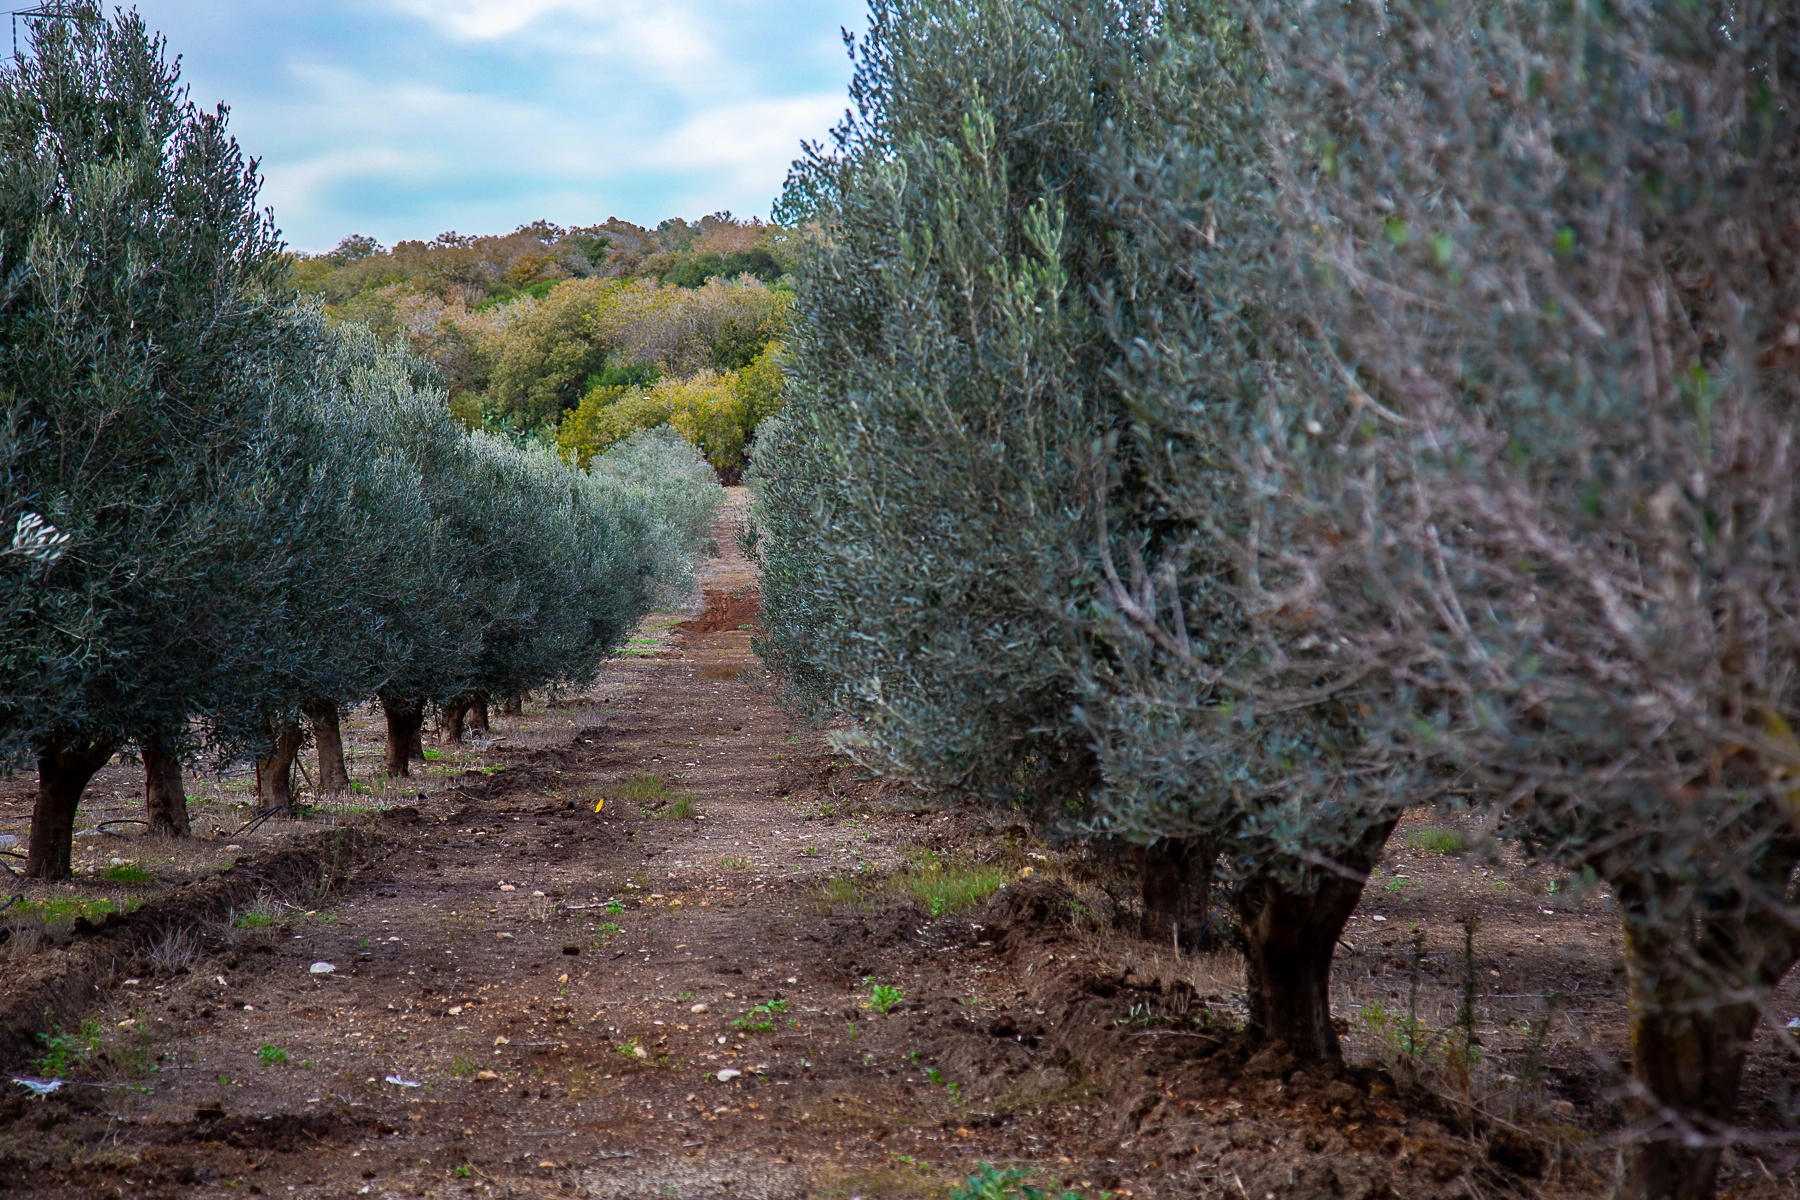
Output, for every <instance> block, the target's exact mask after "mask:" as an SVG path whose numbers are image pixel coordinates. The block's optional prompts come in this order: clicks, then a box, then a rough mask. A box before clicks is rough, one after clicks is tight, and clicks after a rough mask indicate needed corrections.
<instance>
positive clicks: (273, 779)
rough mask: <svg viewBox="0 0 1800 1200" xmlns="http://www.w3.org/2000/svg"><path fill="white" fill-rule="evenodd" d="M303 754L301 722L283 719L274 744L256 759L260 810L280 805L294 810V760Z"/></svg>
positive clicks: (257, 793)
mask: <svg viewBox="0 0 1800 1200" xmlns="http://www.w3.org/2000/svg"><path fill="white" fill-rule="evenodd" d="M299 757H300V726H299V725H297V724H296V723H294V722H293V721H283V722H282V723H281V726H280V728H278V729H277V730H276V731H275V739H274V744H273V745H271V746H270V747H269V750H268V752H267V753H266V754H263V755H260V756H258V758H257V760H256V801H257V810H258V811H259V812H274V811H276V810H277V809H283V808H286V809H289V810H290V811H292V806H293V803H294V762H295V760H296V759H298V758H299Z"/></svg>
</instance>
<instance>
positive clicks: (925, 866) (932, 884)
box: [892, 850, 1012, 917]
mask: <svg viewBox="0 0 1800 1200" xmlns="http://www.w3.org/2000/svg"><path fill="white" fill-rule="evenodd" d="M1011 879H1012V872H1011V871H1009V870H1008V869H1007V868H1005V867H1003V866H999V865H997V864H993V863H972V862H964V861H962V860H959V859H954V858H947V857H945V856H944V855H940V854H937V853H935V852H933V851H930V850H926V851H923V852H921V853H918V854H915V855H914V856H913V858H912V862H911V863H909V864H908V866H907V869H906V870H905V871H903V872H902V873H900V874H899V875H897V876H895V877H894V879H893V881H892V886H893V887H894V888H895V889H896V890H897V891H899V892H901V893H903V894H905V895H910V896H911V897H912V899H913V902H914V903H916V904H917V905H918V906H919V907H920V908H922V909H924V910H925V911H926V912H928V913H930V914H931V915H932V916H934V917H941V916H945V915H946V914H949V913H956V912H965V911H967V910H968V909H971V908H978V907H980V906H981V905H983V904H985V903H987V900H988V897H990V896H992V895H993V894H994V893H995V892H997V891H999V890H1000V889H1001V888H1003V887H1005V886H1006V885H1007V883H1008V882H1010V881H1011Z"/></svg>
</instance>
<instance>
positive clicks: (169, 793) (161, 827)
mask: <svg viewBox="0 0 1800 1200" xmlns="http://www.w3.org/2000/svg"><path fill="white" fill-rule="evenodd" d="M139 748H140V749H141V750H142V751H143V755H144V815H145V816H146V817H147V818H148V819H149V821H150V832H151V833H153V834H162V835H164V836H166V837H178V838H180V837H187V836H189V834H190V833H192V828H191V827H190V826H189V824H188V810H187V784H186V783H185V781H184V780H183V779H182V777H181V756H180V755H179V754H176V753H175V752H174V751H172V750H171V749H170V748H169V746H168V743H166V742H164V741H163V740H162V739H161V738H154V737H153V738H145V739H144V741H143V743H142V745H141V746H140V747H139Z"/></svg>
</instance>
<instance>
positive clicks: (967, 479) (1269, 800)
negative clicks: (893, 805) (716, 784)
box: [756, 0, 1800, 1197]
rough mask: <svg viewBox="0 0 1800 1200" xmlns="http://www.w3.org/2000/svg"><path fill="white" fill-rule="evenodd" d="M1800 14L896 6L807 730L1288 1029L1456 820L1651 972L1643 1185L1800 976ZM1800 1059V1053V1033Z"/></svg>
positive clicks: (801, 322) (767, 519) (1718, 1147)
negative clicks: (991, 814) (1122, 888)
mask: <svg viewBox="0 0 1800 1200" xmlns="http://www.w3.org/2000/svg"><path fill="white" fill-rule="evenodd" d="M1797 62H1800V19H1797V18H1796V17H1795V15H1794V14H1793V13H1792V12H1790V11H1784V10H1781V9H1779V8H1763V7H1758V6H1751V7H1748V8H1746V7H1744V6H1741V5H1728V4H1718V5H1714V4H1708V3H1700V4H1673V3H1671V4H1662V3H1658V2H1656V0H1642V2H1638V3H1627V4H1622V5H1611V6H1606V7H1604V8H1603V9H1595V8H1591V7H1585V6H1579V5H1577V6H1572V7H1567V8H1564V7H1560V6H1551V7H1548V8H1546V7H1545V6H1541V5H1527V4H1522V3H1520V4H1512V3H1503V4H1481V5H1474V4H1465V3H1460V2H1450V0H1446V2H1441V3H1440V2H1435V0H1421V2H1419V3H1400V4H1389V5H1385V6H1379V7H1369V6H1357V5H1316V6H1315V5H1285V4H1277V3H1266V4H1265V3H1255V2H1251V0H1246V2H1244V3H1236V4H1234V3H1231V2H1230V0H1196V2H1193V3H1179V2H1178V3H1161V2H1158V3H1150V2H1146V3H1142V4H1139V3H1135V2H1134V0H1118V2H1116V3H1111V4H1105V5H1065V4H1057V3H1052V2H1050V0H1043V2H1041V3H1037V4H1000V3H991V2H989V0H878V2H877V3H875V4H874V5H873V25H872V29H871V33H870V36H869V38H868V39H866V40H865V41H864V42H863V43H862V45H861V47H860V53H859V60H858V71H857V74H856V80H855V83H854V84H853V89H852V98H853V101H854V103H855V106H856V107H855V111H854V112H853V113H852V116H851V118H850V119H849V120H848V121H847V122H846V124H845V125H844V126H843V127H842V128H841V129H840V130H839V131H838V132H837V135H836V137H835V141H834V143H833V144H832V145H831V146H830V147H828V148H823V149H819V150H816V151H814V152H813V153H811V154H810V155H809V157H808V158H807V159H805V160H804V161H803V162H802V163H800V164H798V166H797V167H796V170H795V172H794V174H793V175H792V176H791V179H790V185H789V190H788V192H787V195H786V199H785V203H786V205H787V209H788V211H787V212H786V213H785V214H784V219H785V220H786V222H787V223H788V224H790V225H795V226H799V225H810V227H811V228H812V229H813V231H814V233H815V235H816V236H815V237H814V238H813V239H812V241H811V243H810V245H809V246H808V247H807V248H806V249H805V250H804V252H803V258H802V261H801V264H800V266H799V267H798V269H797V271H796V272H795V280H796V290H797V297H798V303H797V312H796V316H797V331H796V334H795V336H794V337H793V339H792V341H791V342H790V347H789V352H788V357H787V369H788V371H789V376H790V379H789V389H788V408H787V410H786V413H785V414H784V415H783V416H782V417H781V418H779V419H778V420H777V421H776V422H775V423H774V425H773V426H772V427H771V428H770V430H769V431H768V432H767V433H766V434H765V435H764V439H763V442H762V453H763V455H764V456H765V457H764V459H763V461H764V462H767V463H779V464H780V467H779V469H778V470H777V469H772V468H771V469H768V470H765V471H763V472H762V473H761V477H760V478H759V479H758V480H757V481H756V482H757V486H758V498H757V506H758V507H757V536H758V539H759V541H758V546H757V549H758V553H759V555H760V557H761V559H762V562H763V566H764V569H765V609H766V613H767V623H768V626H769V632H768V635H767V637H766V639H765V642H764V645H763V650H764V653H765V655H766V657H767V658H768V660H769V661H770V663H771V664H772V665H773V666H774V667H775V668H776V669H777V670H779V671H780V672H781V673H782V674H783V675H784V677H785V678H786V680H787V682H788V685H789V689H790V692H791V693H792V694H793V695H794V696H795V697H796V699H797V700H798V701H799V702H801V703H803V704H805V705H808V706H810V707H811V708H812V709H814V710H815V711H817V712H821V713H836V712H842V713H847V714H849V715H851V716H853V717H854V718H855V730H856V732H855V734H854V735H853V737H852V738H850V739H847V741H849V742H850V743H851V744H852V745H853V746H854V747H856V748H857V749H858V751H859V752H860V753H862V754H863V755H865V756H866V757H867V759H868V760H869V761H870V762H871V763H874V764H878V765H886V766H889V767H893V768H897V769H900V770H903V771H905V772H907V773H909V774H910V775H912V776H913V777H915V778H917V779H919V780H921V781H922V782H925V783H927V784H930V785H934V786H939V787H950V788H953V789H957V790H962V791H965V792H969V793H973V794H980V795H985V796H987V797H989V798H991V799H994V800H998V801H1000V802H1004V803H1010V804H1015V805H1031V806H1033V807H1036V808H1037V809H1038V810H1040V811H1042V812H1045V813H1047V814H1057V815H1060V816H1062V817H1063V818H1064V821H1063V825H1064V828H1071V829H1075V830H1078V831H1081V830H1085V831H1087V832H1089V833H1092V834H1096V835H1102V836H1107V837H1113V838H1118V839H1122V840H1124V841H1126V842H1128V843H1131V844H1134V845H1137V846H1140V847H1143V848H1144V850H1145V852H1146V861H1145V868H1146V869H1145V871H1144V882H1145V887H1146V896H1145V900H1146V908H1147V910H1148V911H1149V914H1150V916H1151V918H1152V922H1151V923H1152V926H1153V929H1154V931H1155V932H1157V933H1158V934H1159V936H1162V937H1164V938H1167V937H1169V936H1171V933H1172V934H1173V936H1175V937H1177V938H1180V937H1184V936H1188V934H1189V932H1190V931H1191V932H1198V930H1199V928H1200V927H1201V922H1203V921H1204V920H1205V917H1204V915H1203V914H1205V913H1207V912H1210V911H1211V910H1210V907H1209V905H1210V900H1209V899H1208V897H1209V889H1210V888H1211V887H1214V886H1216V887H1218V888H1219V889H1220V890H1222V891H1223V892H1224V893H1225V895H1226V897H1227V898H1228V902H1229V903H1230V904H1232V905H1233V906H1234V907H1235V908H1236V910H1237V916H1238V918H1239V924H1240V926H1241V929H1242V934H1243V944H1244V950H1245V955H1246V963H1247V969H1246V981H1247V985H1248V991H1249V998H1250V1009H1251V1027H1252V1030H1253V1031H1254V1032H1256V1033H1258V1034H1260V1035H1262V1036H1264V1037H1266V1038H1270V1039H1279V1040H1281V1041H1283V1042H1285V1043H1287V1044H1288V1046H1289V1047H1290V1048H1292V1049H1293V1050H1294V1051H1295V1052H1296V1053H1297V1054H1299V1055H1300V1056H1302V1057H1314V1058H1335V1057H1336V1056H1337V1055H1338V1046H1337V1040H1336V1036H1335V1034H1334V1033H1333V1030H1332V1025H1331V1013H1330V1007H1329V1000H1330V996H1329V985H1330V969H1331V959H1332V951H1333V947H1334V945H1335V943H1336V940H1337V937H1338V935H1339V934H1340V933H1341V931H1342V929H1343V927H1344V923H1345V921H1346V920H1347V919H1348V917H1349V915H1350V913H1351V911H1352V910H1353V909H1354V908H1355V906H1356V904H1357V903H1358V901H1359V899H1360V895H1361V891H1362V888H1363V886H1364V882H1365V881H1366V879H1367V878H1368V875H1369V873H1370V870H1371V868H1372V867H1373V866H1374V864H1375V863H1376V862H1377V860H1378V858H1379V855H1380V853H1381V851H1382V848H1383V845H1384V844H1385V842H1386V840H1387V837H1388V835H1389V833H1390V832H1391V830H1392V828H1393V826H1394V824H1395V823H1396V820H1397V819H1398V817H1399V815H1400V814H1401V813H1402V811H1404V809H1405V808H1407V807H1408V806H1413V805H1418V804H1422V803H1429V802H1431V801H1432V800H1433V798H1434V797H1435V796H1437V795H1439V794H1441V793H1442V792H1443V791H1444V790H1446V789H1454V790H1455V791H1456V792H1457V793H1458V794H1462V795H1469V794H1472V795H1474V796H1475V797H1476V798H1477V802H1479V803H1484V804H1486V805H1489V806H1491V807H1492V808H1493V809H1494V810H1496V811H1498V812H1500V813H1503V814H1504V815H1505V816H1506V818H1507V820H1506V822H1505V827H1506V828H1507V829H1509V830H1511V831H1512V832H1513V833H1515V834H1516V835H1517V836H1519V837H1520V838H1521V839H1522V840H1523V841H1524V842H1525V843H1526V844H1527V845H1528V846H1529V848H1530V849H1531V850H1532V851H1533V852H1535V853H1539V854H1542V855H1544V856H1546V857H1548V858H1549V859H1551V860H1552V861H1554V862H1557V863H1559V864H1562V865H1563V866H1565V867H1566V868H1567V869H1570V870H1571V871H1576V872H1581V871H1586V870H1591V871H1592V872H1593V873H1594V874H1595V875H1597V876H1598V877H1599V878H1600V879H1601V880H1603V881H1604V882H1605V883H1606V884H1607V885H1608V886H1609V887H1610V888H1611V889H1612V891H1613V894H1614V895H1615V896H1616V897H1617V899H1618V901H1619V905H1620V909H1621V912H1622V915H1623V919H1624V921H1625V924H1626V932H1627V934H1628V936H1627V939H1626V943H1627V955H1628V967H1629V978H1630V987H1631V1001H1632V1003H1631V1019H1632V1022H1633V1037H1632V1054H1633V1071H1632V1079H1631V1081H1630V1084H1629V1085H1628V1088H1627V1095H1626V1096H1625V1097H1624V1098H1625V1100H1626V1101H1627V1105H1626V1108H1627V1111H1628V1112H1629V1113H1630V1114H1631V1117H1632V1125H1631V1130H1630V1133H1631V1136H1630V1137H1629V1138H1628V1139H1627V1150H1626V1153H1625V1155H1624V1175H1623V1179H1624V1182H1625V1185H1626V1187H1627V1188H1628V1190H1629V1191H1630V1192H1631V1193H1632V1194H1636V1195H1645V1196H1649V1195H1666V1196H1683V1197H1689V1196H1693V1197H1699V1196H1707V1195H1710V1194H1711V1192H1712V1189H1713V1188H1714V1178H1715V1175H1716V1170H1717V1166H1718V1162H1719V1156H1720V1153H1721V1151H1722V1149H1723V1147H1725V1146H1726V1145H1728V1144H1730V1142H1731V1140H1732V1138H1733V1136H1734V1131H1733V1128H1732V1118H1733V1113H1734V1111H1735V1104H1736V1093H1737V1089H1738V1084H1739V1079H1740V1077H1741V1074H1742V1068H1743V1063H1744V1058H1745V1053H1746V1050H1747V1047H1748V1044H1749V1039H1750V1037H1751V1035H1752V1033H1753V1032H1754V1030H1755V1029H1756V1027H1757V1025H1758V1023H1759V1022H1766V1021H1769V1018H1770V1017H1771V1016H1772V1012H1771V1009H1770V998H1771V996H1772V993H1773V989H1774V987H1775V986H1776V985H1777V984H1778V983H1779V982H1780V980H1781V979H1782V977H1783V976H1784V974H1785V973H1786V972H1787V971H1788V969H1789V968H1790V967H1791V965H1792V964H1793V962H1794V960H1795V958H1796V956H1800V933H1796V930H1800V908H1797V907H1796V898H1797V897H1796V869H1797V867H1800V816H1797V815H1796V814H1797V813H1800V806H1797V805H1796V803H1795V799H1794V796H1795V789H1794V787H1793V782H1792V781H1793V779H1794V777H1795V773H1796V772H1797V771H1800V741H1797V740H1796V738H1795V736H1794V734H1793V732H1792V730H1791V725H1792V723H1793V722H1794V721H1795V720H1796V713H1797V711H1800V693H1797V690H1796V678H1795V670H1794V667H1795V665H1796V662H1797V660H1800V624H1797V623H1796V613H1797V601H1800V597H1797V596H1796V584H1797V583H1800V561H1796V545H1795V540H1794V539H1795V532H1794V516H1795V504H1796V501H1797V498H1800V497H1797V496H1796V492H1795V485H1794V482H1793V478H1792V477H1793V470H1794V468H1793V462H1792V455H1791V446H1792V442H1793V435H1794V420H1795V415H1796V414H1795V402H1796V400H1797V399H1800V396H1797V395H1796V390H1797V385H1796V379H1797V378H1800V371H1797V370H1796V367H1797V366H1800V270H1796V266H1795V261H1794V259H1793V257H1792V244H1793V238H1794V231H1795V230H1796V229H1800V187H1797V186H1796V185H1797V184H1800V179H1796V177H1795V176H1796V173H1797V171H1796V167H1797V161H1796V160H1797V159H1800V120H1797V119H1796V116H1795V109H1794V103H1795V99H1796V98H1795V97H1794V96H1793V94H1792V91H1791V87H1792V85H1791V82H1789V81H1790V80H1791V78H1792V77H1793V73H1794V69H1795V67H1796V65H1797ZM1771 1024H1773V1025H1777V1026H1778V1023H1773V1022H1771Z"/></svg>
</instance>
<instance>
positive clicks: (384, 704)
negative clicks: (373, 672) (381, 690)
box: [381, 695, 425, 779]
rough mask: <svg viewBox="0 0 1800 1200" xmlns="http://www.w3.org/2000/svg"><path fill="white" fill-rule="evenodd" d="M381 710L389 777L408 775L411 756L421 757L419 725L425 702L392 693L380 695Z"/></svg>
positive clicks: (422, 751) (410, 772)
mask: <svg viewBox="0 0 1800 1200" xmlns="http://www.w3.org/2000/svg"><path fill="white" fill-rule="evenodd" d="M381 711H382V712H383V713H384V714H386V716H387V761H386V764H385V765H386V769H387V774H388V778H389V779H398V778H400V777H401V776H403V775H410V774H412V771H411V770H410V769H409V768H408V765H407V764H409V763H410V762H411V761H412V760H413V759H415V758H417V759H420V760H423V759H424V757H425V750H424V747H423V745H422V744H421V743H420V740H419V729H420V727H421V726H423V725H424V724H425V706H424V705H423V704H421V703H420V702H419V701H417V700H403V699H400V698H399V697H396V696H386V695H384V696H382V697H381Z"/></svg>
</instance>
